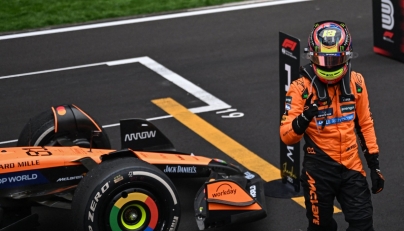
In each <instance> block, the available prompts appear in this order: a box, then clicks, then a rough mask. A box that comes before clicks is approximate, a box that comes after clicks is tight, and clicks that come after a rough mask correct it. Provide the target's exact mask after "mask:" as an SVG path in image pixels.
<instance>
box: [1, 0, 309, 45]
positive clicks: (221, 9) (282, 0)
mask: <svg viewBox="0 0 404 231" xmlns="http://www.w3.org/2000/svg"><path fill="white" fill-rule="evenodd" d="M306 1H311V0H275V1H269V2H258V3H251V4H243V5H236V6H223V7H219V8H214V9H205V10H196V11H187V12H182V13H175V14H166V15H159V16H151V17H144V18H135V19H127V20H120V21H113V22H104V23H95V24H90V25H81V26H73V27H66V28H58V29H50V30H42V31H34V32H27V33H19V34H10V35H4V36H0V40H6V39H15V38H23V37H30V36H38V35H47V34H56V33H64V32H71V31H79V30H88V29H95V28H102V27H110V26H120V25H126V24H134V23H141V22H151V21H158V20H165V19H173V18H182V17H189V16H196V15H203V14H214V13H221V12H227V11H235V10H245V9H252V8H259V7H266V6H275V5H283V4H288V3H297V2H306Z"/></svg>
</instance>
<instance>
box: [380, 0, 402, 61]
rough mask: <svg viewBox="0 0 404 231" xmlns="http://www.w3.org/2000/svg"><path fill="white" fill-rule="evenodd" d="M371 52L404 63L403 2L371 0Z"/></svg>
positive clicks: (396, 0)
mask: <svg viewBox="0 0 404 231" xmlns="http://www.w3.org/2000/svg"><path fill="white" fill-rule="evenodd" d="M372 7H373V42H374V45H373V51H374V52H375V53H378V54H381V55H384V56H388V57H391V58H394V59H397V60H400V61H402V62H404V0H373V5H372Z"/></svg>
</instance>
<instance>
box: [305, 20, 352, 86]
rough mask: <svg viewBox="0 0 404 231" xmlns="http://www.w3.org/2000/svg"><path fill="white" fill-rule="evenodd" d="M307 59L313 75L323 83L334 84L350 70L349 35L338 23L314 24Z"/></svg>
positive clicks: (323, 22)
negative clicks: (311, 65)
mask: <svg viewBox="0 0 404 231" xmlns="http://www.w3.org/2000/svg"><path fill="white" fill-rule="evenodd" d="M308 43H309V44H308V48H307V49H306V50H305V51H306V52H307V53H308V54H307V57H308V58H309V59H310V61H311V62H312V64H313V70H314V73H315V74H316V75H317V77H318V78H319V79H320V80H321V81H322V82H324V83H327V84H334V83H337V82H338V81H340V80H341V79H342V77H344V75H345V74H346V73H347V71H348V70H349V69H350V59H351V58H352V54H353V53H352V41H351V34H350V33H349V31H348V28H347V26H346V25H345V23H343V22H339V21H333V20H330V21H321V22H317V23H315V24H314V27H313V30H312V31H311V33H310V36H309V41H308Z"/></svg>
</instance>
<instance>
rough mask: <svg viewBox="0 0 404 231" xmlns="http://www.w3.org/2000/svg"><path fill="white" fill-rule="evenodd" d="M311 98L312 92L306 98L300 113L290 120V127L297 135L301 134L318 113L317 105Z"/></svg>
mask: <svg viewBox="0 0 404 231" xmlns="http://www.w3.org/2000/svg"><path fill="white" fill-rule="evenodd" d="M311 98H313V94H311V95H310V96H309V97H308V98H307V99H306V103H305V104H304V109H303V112H302V114H300V115H299V116H298V117H296V118H295V119H294V120H293V122H292V128H293V130H294V131H295V133H296V134H298V135H301V134H303V133H304V131H306V129H307V127H308V126H309V124H310V121H311V120H312V119H313V117H314V116H317V115H318V106H317V104H315V103H311Z"/></svg>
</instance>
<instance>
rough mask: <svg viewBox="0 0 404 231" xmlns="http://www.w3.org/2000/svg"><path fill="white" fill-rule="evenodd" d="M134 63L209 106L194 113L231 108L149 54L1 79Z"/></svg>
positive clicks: (197, 109) (14, 76) (2, 77)
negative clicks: (148, 55)
mask: <svg viewBox="0 0 404 231" xmlns="http://www.w3.org/2000/svg"><path fill="white" fill-rule="evenodd" d="M132 63H141V64H142V65H144V66H146V67H147V68H149V69H150V70H152V71H154V72H156V73H157V74H159V75H160V76H162V77H163V78H165V79H166V80H168V81H170V82H172V83H173V84H175V85H177V86H178V87H180V88H181V89H183V90H185V91H186V92H188V93H189V94H191V95H193V96H195V97H196V98H198V99H199V100H201V101H202V102H204V103H206V104H207V106H201V107H195V108H190V109H189V110H190V111H191V112H193V113H201V112H208V111H216V110H222V109H227V108H231V106H230V105H228V104H227V103H225V102H223V101H222V100H220V99H218V98H217V97H215V96H214V95H212V94H210V93H209V92H207V91H205V90H203V89H202V88H200V87H198V86H197V85H195V84H193V83H192V82H191V81H189V80H187V79H185V78H184V77H182V76H180V75H178V74H176V73H174V72H173V71H171V70H169V69H168V68H166V67H165V66H163V65H161V64H160V63H158V62H156V61H154V60H153V59H151V58H149V57H147V56H145V57H138V58H131V59H122V60H115V61H108V62H102V63H92V64H87V65H80V66H73V67H66V68H58V69H52V70H45V71H37V72H30V73H22V74H16V75H8V76H0V80H2V79H9V78H18V77H24V76H30V75H37V74H43V73H51V72H58V71H66V70H73V69H80V68H86V67H94V66H101V65H107V66H117V65H124V64H132ZM169 117H172V116H171V115H166V116H159V117H153V118H148V119H147V120H158V119H164V118H169ZM115 126H119V123H115V124H109V125H103V126H102V127H103V128H108V127H115ZM14 142H17V140H9V141H2V142H0V144H6V143H14Z"/></svg>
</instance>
